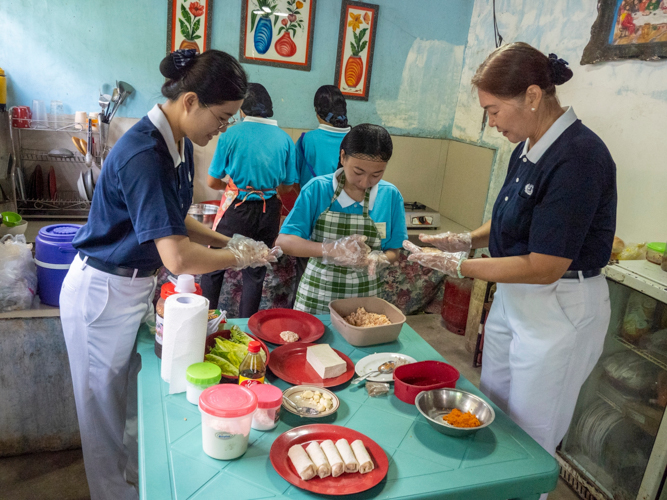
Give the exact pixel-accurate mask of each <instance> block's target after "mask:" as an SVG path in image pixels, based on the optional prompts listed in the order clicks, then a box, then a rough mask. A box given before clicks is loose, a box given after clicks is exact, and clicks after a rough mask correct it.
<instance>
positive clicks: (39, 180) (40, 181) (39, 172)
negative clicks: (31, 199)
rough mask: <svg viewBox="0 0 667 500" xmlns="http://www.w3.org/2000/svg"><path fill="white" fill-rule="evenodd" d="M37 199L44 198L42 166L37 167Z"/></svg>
mask: <svg viewBox="0 0 667 500" xmlns="http://www.w3.org/2000/svg"><path fill="white" fill-rule="evenodd" d="M35 199H36V200H43V199H44V175H43V173H42V166H41V165H37V166H36V167H35Z"/></svg>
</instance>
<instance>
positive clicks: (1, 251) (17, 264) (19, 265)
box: [0, 234, 37, 312]
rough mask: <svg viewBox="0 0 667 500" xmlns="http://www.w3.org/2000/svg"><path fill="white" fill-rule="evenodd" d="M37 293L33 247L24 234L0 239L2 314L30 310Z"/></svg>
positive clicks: (0, 302) (0, 305) (0, 304)
mask: <svg viewBox="0 0 667 500" xmlns="http://www.w3.org/2000/svg"><path fill="white" fill-rule="evenodd" d="M36 291H37V269H36V268H35V262H34V261H33V259H32V245H29V244H27V243H26V240H25V236H24V235H22V234H19V235H11V234H8V235H6V236H3V237H2V239H0V312H7V311H16V310H20V309H30V305H31V304H32V300H33V298H34V297H35V292H36Z"/></svg>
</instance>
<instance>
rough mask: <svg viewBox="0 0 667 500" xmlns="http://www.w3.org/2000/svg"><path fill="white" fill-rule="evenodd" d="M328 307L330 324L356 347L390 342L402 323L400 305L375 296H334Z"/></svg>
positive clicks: (403, 321)
mask: <svg viewBox="0 0 667 500" xmlns="http://www.w3.org/2000/svg"><path fill="white" fill-rule="evenodd" d="M329 311H330V312H331V326H333V327H334V328H335V329H336V330H337V331H338V333H340V334H341V335H342V336H343V337H344V338H345V340H347V341H348V342H349V343H350V344H351V345H353V346H357V347H362V346H369V345H375V344H385V343H387V342H393V341H395V340H396V339H397V338H398V334H399V333H401V328H403V323H405V316H404V315H403V313H402V312H401V311H400V309H398V308H397V307H396V306H394V305H392V304H390V303H389V302H387V301H386V300H382V299H379V298H377V297H352V298H349V299H338V300H334V301H331V302H330V303H329Z"/></svg>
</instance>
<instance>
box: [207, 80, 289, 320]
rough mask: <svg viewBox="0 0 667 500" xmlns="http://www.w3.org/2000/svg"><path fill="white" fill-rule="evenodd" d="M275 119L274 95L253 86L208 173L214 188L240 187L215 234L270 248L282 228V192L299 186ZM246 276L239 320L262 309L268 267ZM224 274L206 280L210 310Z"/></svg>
mask: <svg viewBox="0 0 667 500" xmlns="http://www.w3.org/2000/svg"><path fill="white" fill-rule="evenodd" d="M272 116H273V103H272V101H271V97H270V96H269V93H268V92H267V90H266V89H265V88H264V86H262V85H261V84H259V83H250V84H249V92H248V97H247V98H246V99H245V101H244V102H243V105H242V106H241V117H242V118H243V121H242V122H241V123H239V124H237V125H235V126H233V127H231V128H230V129H229V130H228V131H227V133H226V134H225V135H223V136H222V137H221V138H220V140H219V141H218V145H217V147H216V150H215V154H214V155H213V160H212V161H211V166H210V167H209V171H208V173H209V175H208V185H209V187H212V188H213V189H218V190H221V191H225V190H228V187H229V188H230V190H231V188H232V183H229V182H227V181H226V180H223V179H226V176H229V179H231V181H233V185H235V186H236V187H238V193H237V196H236V199H235V200H234V201H233V202H232V204H231V205H230V206H229V208H227V210H226V211H225V212H224V215H223V216H222V218H221V219H220V221H219V223H218V225H217V227H216V228H214V229H215V230H216V231H217V232H219V233H221V234H223V235H226V236H233V235H234V234H240V235H243V236H248V237H250V238H253V239H256V240H258V241H263V242H266V244H267V245H269V247H272V246H273V243H274V241H275V239H276V237H277V236H278V230H279V227H280V212H281V209H282V204H281V202H280V199H279V198H278V196H277V192H278V189H283V188H284V189H285V190H287V189H288V188H287V186H292V185H294V184H296V183H297V182H298V176H297V172H296V164H295V160H296V154H295V151H294V143H293V142H292V139H291V138H290V136H289V135H288V134H287V133H286V132H285V131H283V130H281V129H280V128H279V127H278V122H277V121H276V120H272V119H271V117H272ZM228 185H229V186H228ZM250 235H252V236H250ZM242 273H243V291H242V295H241V303H240V305H239V316H240V317H242V318H249V317H250V316H252V315H253V314H255V313H256V312H257V311H258V309H259V304H260V301H261V299H262V288H263V285H264V276H265V275H266V267H265V266H262V267H257V268H247V269H244V270H243V271H242ZM224 274H225V271H224V270H222V271H216V272H213V273H209V274H205V275H203V276H202V279H201V287H202V292H203V295H204V297H206V298H207V299H208V300H209V302H210V304H211V308H216V307H217V305H218V302H219V297H220V289H221V288H222V282H223V278H224Z"/></svg>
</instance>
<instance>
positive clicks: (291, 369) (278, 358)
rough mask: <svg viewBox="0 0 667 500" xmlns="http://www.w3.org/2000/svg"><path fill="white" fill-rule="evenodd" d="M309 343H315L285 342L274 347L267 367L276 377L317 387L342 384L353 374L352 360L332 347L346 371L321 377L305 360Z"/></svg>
mask: <svg viewBox="0 0 667 500" xmlns="http://www.w3.org/2000/svg"><path fill="white" fill-rule="evenodd" d="M311 345H317V344H304V343H302V342H295V343H294V344H285V345H281V346H280V347H276V348H275V349H274V350H273V351H271V361H270V362H269V368H270V369H271V371H272V372H273V374H274V375H275V376H276V377H278V378H280V379H283V380H284V381H285V382H288V383H290V384H294V385H302V384H309V385H316V386H319V387H334V386H337V385H340V384H344V383H345V382H347V381H348V380H350V379H351V378H352V377H353V376H354V363H352V360H351V359H350V358H348V357H347V356H346V355H345V354H343V353H342V352H340V351H336V349H334V351H336V354H338V355H339V356H340V357H341V358H343V360H344V361H345V363H346V364H347V371H346V372H345V373H343V374H342V375H339V376H338V377H334V378H325V379H323V378H321V377H320V376H319V375H318V374H317V372H316V371H315V370H313V367H312V366H310V364H309V363H308V361H306V349H307V348H308V346H311Z"/></svg>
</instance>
